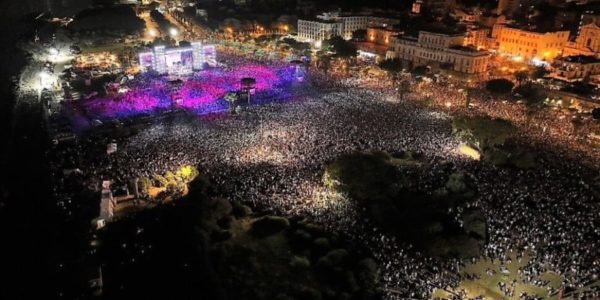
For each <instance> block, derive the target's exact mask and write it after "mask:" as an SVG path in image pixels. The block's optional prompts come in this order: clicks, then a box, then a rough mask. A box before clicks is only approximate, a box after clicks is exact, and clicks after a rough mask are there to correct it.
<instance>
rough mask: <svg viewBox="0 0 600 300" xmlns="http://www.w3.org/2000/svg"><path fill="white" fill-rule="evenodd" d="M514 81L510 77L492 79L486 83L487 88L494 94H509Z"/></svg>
mask: <svg viewBox="0 0 600 300" xmlns="http://www.w3.org/2000/svg"><path fill="white" fill-rule="evenodd" d="M513 86H514V83H512V81H510V80H508V79H503V78H501V79H492V80H490V81H488V82H487V83H486V84H485V89H486V90H488V91H489V92H491V93H493V94H508V93H509V92H510V91H512V88H513Z"/></svg>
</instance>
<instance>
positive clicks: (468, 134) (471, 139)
mask: <svg viewBox="0 0 600 300" xmlns="http://www.w3.org/2000/svg"><path fill="white" fill-rule="evenodd" d="M452 129H453V131H454V132H455V134H457V135H458V136H460V137H462V138H463V139H464V140H465V141H467V142H468V143H470V144H472V145H474V146H476V147H477V148H479V149H480V150H483V149H485V148H487V147H495V146H501V145H504V143H505V142H506V140H507V139H508V138H509V137H510V136H512V134H513V133H514V132H515V127H514V126H513V125H512V124H511V123H510V122H509V121H506V120H503V119H492V118H490V117H487V116H486V117H482V116H479V117H459V118H456V119H454V121H453V122H452Z"/></svg>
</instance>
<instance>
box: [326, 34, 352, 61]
mask: <svg viewBox="0 0 600 300" xmlns="http://www.w3.org/2000/svg"><path fill="white" fill-rule="evenodd" d="M322 46H323V48H325V49H329V50H330V51H332V52H334V56H336V57H342V58H349V57H355V56H356V55H357V54H358V50H357V49H356V46H354V44H352V43H350V42H348V41H346V40H344V39H343V38H341V37H339V36H334V37H332V38H330V39H327V40H324V41H323V43H322Z"/></svg>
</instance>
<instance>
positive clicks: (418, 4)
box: [410, 0, 423, 15]
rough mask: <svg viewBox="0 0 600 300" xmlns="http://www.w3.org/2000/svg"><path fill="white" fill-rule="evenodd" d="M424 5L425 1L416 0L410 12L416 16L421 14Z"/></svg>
mask: <svg viewBox="0 0 600 300" xmlns="http://www.w3.org/2000/svg"><path fill="white" fill-rule="evenodd" d="M422 5H423V0H415V2H413V4H412V8H411V10H410V12H411V13H412V14H415V15H420V14H421V6H422Z"/></svg>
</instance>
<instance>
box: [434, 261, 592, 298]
mask: <svg viewBox="0 0 600 300" xmlns="http://www.w3.org/2000/svg"><path fill="white" fill-rule="evenodd" d="M509 257H510V258H511V259H512V262H511V263H510V264H508V263H506V264H505V265H504V267H506V269H507V270H508V272H507V273H504V274H503V273H502V272H500V262H499V261H498V260H494V262H491V261H489V260H487V261H486V260H478V261H476V262H475V263H467V264H466V266H465V267H464V268H461V270H460V273H461V275H465V274H476V275H480V276H481V277H480V278H479V279H475V280H468V279H465V280H463V281H462V282H461V283H460V285H459V286H458V288H456V289H455V291H456V292H459V291H461V290H464V291H465V292H466V295H467V299H473V298H475V297H478V296H483V297H484V299H519V295H520V294H521V293H523V292H525V293H527V294H528V295H530V296H533V295H535V296H536V297H539V298H542V299H552V300H553V299H558V295H557V294H556V293H554V294H553V295H552V296H551V295H549V293H548V291H549V289H550V288H551V287H552V288H554V289H555V290H558V289H559V288H560V282H561V276H560V275H559V274H557V273H554V272H546V273H544V274H542V275H541V276H539V277H538V278H536V279H539V280H543V281H548V284H547V285H546V286H544V287H539V286H534V285H530V284H525V283H523V279H524V278H525V276H524V275H522V274H518V273H517V270H518V269H519V268H520V267H523V266H525V265H526V264H527V262H528V261H529V255H527V254H526V255H525V256H524V257H523V258H522V259H521V261H520V262H519V261H517V260H516V253H514V252H510V253H509ZM488 268H489V269H490V270H494V271H496V272H495V273H494V274H493V275H488V274H487V273H486V269H488ZM513 280H516V286H515V292H514V295H513V296H512V297H507V296H505V295H504V293H503V292H502V291H501V290H500V289H499V287H498V283H500V282H504V283H506V285H507V286H509V285H510V283H511V282H512V281H513ZM599 284H600V283H598V282H596V283H594V284H593V285H599ZM593 285H592V286H593ZM589 287H590V286H588V287H585V288H582V290H585V289H586V288H589ZM450 296H451V294H450V293H449V292H448V291H444V290H436V291H435V292H434V293H433V294H432V298H433V299H450ZM562 299H570V298H569V297H563V298H562Z"/></svg>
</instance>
